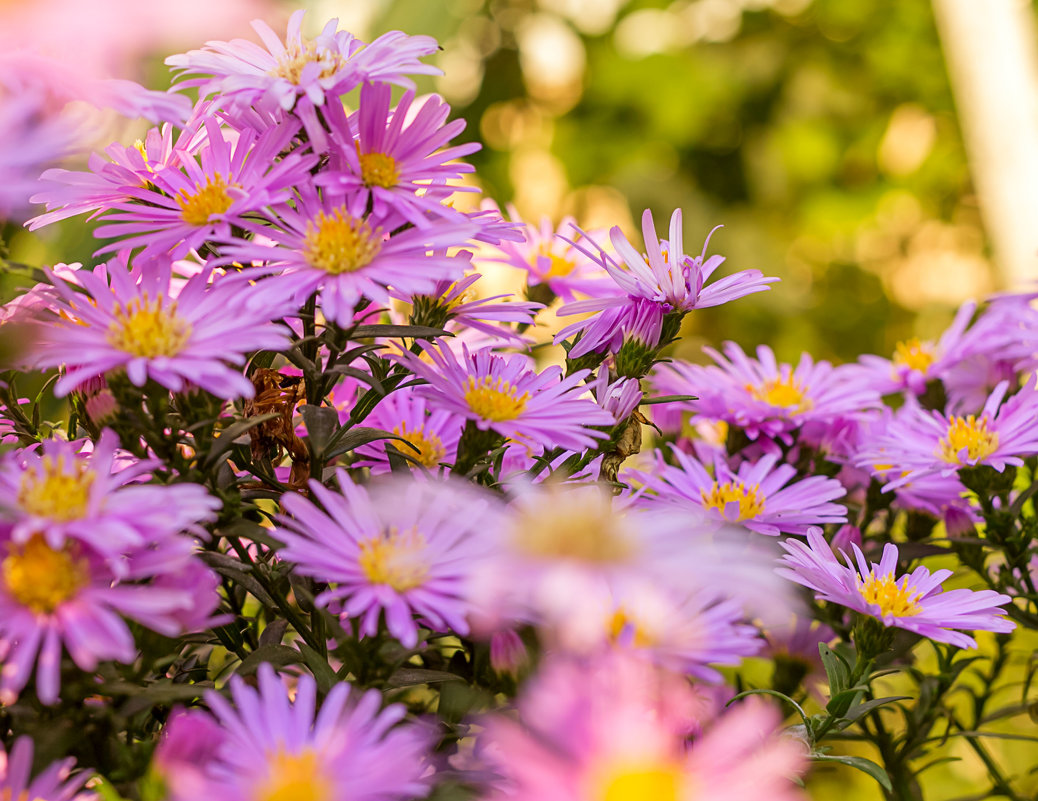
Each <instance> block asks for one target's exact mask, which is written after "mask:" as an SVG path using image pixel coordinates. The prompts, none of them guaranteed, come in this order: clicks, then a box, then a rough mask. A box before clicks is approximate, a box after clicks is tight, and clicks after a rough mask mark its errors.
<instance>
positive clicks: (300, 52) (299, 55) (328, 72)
mask: <svg viewBox="0 0 1038 801" xmlns="http://www.w3.org/2000/svg"><path fill="white" fill-rule="evenodd" d="M311 62H317V63H318V64H320V65H321V72H320V75H319V77H321V78H330V77H332V76H333V75H334V74H335V73H336V72H338V71H339V70H341V69H342V68H343V67H344V66H345V64H346V59H344V58H343V57H342V56H340V55H338V54H337V53H329V52H327V51H324V52H320V53H318V51H317V45H315V44H314V43H313V42H307V43H306V44H305V45H303V46H302V47H300V46H299V45H298V44H295V43H293V44H290V45H289V46H288V47H287V48H286V49H285V53H284V55H282V56H281V59H280V60H279V61H278V63H277V66H276V67H274V69H272V70H268V71H267V75H272V76H274V77H275V78H284V79H285V80H286V81H288V82H289V83H294V84H296V85H297V86H298V85H299V82H300V81H302V80H303V69H304V68H305V67H306V65H307V64H309V63H311Z"/></svg>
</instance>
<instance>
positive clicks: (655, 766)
mask: <svg viewBox="0 0 1038 801" xmlns="http://www.w3.org/2000/svg"><path fill="white" fill-rule="evenodd" d="M685 785H686V782H685V781H684V776H683V775H682V770H681V766H680V765H678V764H675V763H672V762H665V761H662V760H661V761H659V762H648V763H646V764H634V765H629V766H625V767H623V768H620V769H612V770H610V771H609V772H608V774H607V778H606V779H605V781H603V782H602V783H601V784H600V789H599V791H598V792H597V793H595V794H594V795H593V796H592V797H593V798H595V801H649V799H651V800H652V801H678V799H680V798H685V797H687V788H686V787H685Z"/></svg>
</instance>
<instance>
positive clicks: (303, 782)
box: [254, 749, 335, 801]
mask: <svg viewBox="0 0 1038 801" xmlns="http://www.w3.org/2000/svg"><path fill="white" fill-rule="evenodd" d="M254 797H255V801H332V799H333V798H335V787H334V784H333V783H332V781H331V779H330V778H329V777H328V776H327V775H325V773H324V772H323V771H322V770H321V769H320V765H319V761H318V758H317V755H316V754H315V753H314V752H313V751H311V750H309V749H305V750H303V751H301V752H299V753H298V754H286V753H285V752H283V751H278V752H277V753H276V754H274V755H273V756H270V757H269V758H268V760H267V776H266V778H265V779H264V780H263V781H262V782H261V783H260V784H259V786H258V787H257V791H256V794H255V796H254Z"/></svg>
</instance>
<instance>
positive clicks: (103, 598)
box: [0, 534, 195, 704]
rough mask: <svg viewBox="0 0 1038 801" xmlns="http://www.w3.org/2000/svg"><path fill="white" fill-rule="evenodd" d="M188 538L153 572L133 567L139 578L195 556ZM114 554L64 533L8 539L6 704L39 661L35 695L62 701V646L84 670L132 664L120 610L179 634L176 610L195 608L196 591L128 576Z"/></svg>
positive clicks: (3, 637) (3, 578) (2, 601)
mask: <svg viewBox="0 0 1038 801" xmlns="http://www.w3.org/2000/svg"><path fill="white" fill-rule="evenodd" d="M182 543H187V540H186V539H180V540H179V541H172V542H171V544H170V545H169V547H165V548H163V549H162V551H163V554H164V556H163V558H162V559H161V560H155V563H154V564H153V565H152V569H151V570H145V569H143V567H142V566H137V565H132V564H131V566H130V567H129V571H130V573H131V574H132V576H133V578H134V579H147V578H151V577H154V576H157V575H161V574H163V573H167V572H171V571H176V570H178V569H179V568H180V567H181V566H183V564H184V563H185V562H186V561H187V560H189V559H190V553H189V548H190V544H189V543H188V544H187V549H185V547H184V546H183V545H182ZM109 561H110V560H109V559H107V558H105V557H104V555H102V554H100V553H99V552H97V551H96V550H95V549H93V548H91V547H90V546H89V545H88V544H87V543H85V542H81V541H78V540H73V539H66V540H65V543H64V545H62V546H61V547H59V548H52V547H51V546H50V545H48V544H47V541H46V540H45V539H44V538H43V536H42V535H39V534H36V535H33V536H32V537H31V538H30V539H28V540H27V541H26V542H25V543H23V544H19V543H16V542H12V541H8V542H6V543H5V544H4V558H3V561H2V564H0V662H2V663H3V670H2V671H0V696H2V697H3V698H4V703H9V702H11V701H13V699H14V698H15V697H16V696H17V694H18V693H19V692H20V691H21V689H22V688H23V687H25V685H26V684H27V683H28V681H29V678H30V677H31V675H32V673H33V666H34V665H35V666H36V693H37V695H38V696H39V698H40V700H41V701H42V702H43V703H45V704H52V703H54V702H55V701H57V700H58V687H59V683H60V669H61V648H62V645H64V646H65V648H66V650H67V651H68V653H69V656H71V657H72V661H73V662H75V664H76V665H77V666H78V667H79V668H81V669H82V670H88V671H89V670H94V669H95V668H96V667H97V664H98V662H99V661H101V660H106V659H114V660H116V661H119V662H132V661H133V660H134V659H135V658H136V656H137V649H136V647H135V646H134V641H133V635H132V634H131V633H130V629H129V627H127V625H126V623H124V622H123V621H122V619H121V618H120V615H124V616H126V617H128V618H130V619H132V620H136V621H137V622H139V623H142V624H143V625H145V626H147V627H148V628H151V629H154V630H155V631H157V632H159V633H160V634H165V635H166V636H169V637H171V636H174V635H177V634H179V633H180V632H181V625H180V621H179V620H178V613H180V612H182V611H184V610H189V609H192V608H193V606H194V604H195V601H194V598H193V590H191V589H188V588H166V587H161V586H154V585H149V584H135V583H129V582H123V581H121V580H120V577H119V576H117V575H116V574H115V573H113V571H112V569H111V568H110V567H109V564H108V563H109Z"/></svg>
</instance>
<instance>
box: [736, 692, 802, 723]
mask: <svg viewBox="0 0 1038 801" xmlns="http://www.w3.org/2000/svg"><path fill="white" fill-rule="evenodd" d="M747 695H774V696H775V697H776V698H781V699H782V700H783V701H785V702H786V703H787V704H789V705H790V706H792V707H793V708H794V709H795V710H796V711H797V714H798V715H800V719H801V720H802V721H804V726H805V727H807V729H808V730H809V731H810V729H811V726H810V724H809V723H808V722H807V713H806V712H805V711H804V708H803V707H802V706H800V704H798V703H797V702H796V701H794V700H793V699H792V698H790V697H789V696H788V695H786V694H785V693H780V692H779V691H778V690H763V689H762V690H745V691H743V692H741V693H739V694H738V695H736V696H735V697H734V698H732V700H731V701H729V702H728V703H727V704H725V706H731V705H732V704H733V703H735V702H736V701H738V700H739V699H740V698H745V697H746V696H747Z"/></svg>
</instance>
